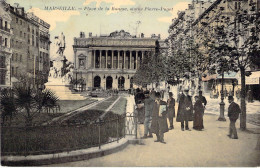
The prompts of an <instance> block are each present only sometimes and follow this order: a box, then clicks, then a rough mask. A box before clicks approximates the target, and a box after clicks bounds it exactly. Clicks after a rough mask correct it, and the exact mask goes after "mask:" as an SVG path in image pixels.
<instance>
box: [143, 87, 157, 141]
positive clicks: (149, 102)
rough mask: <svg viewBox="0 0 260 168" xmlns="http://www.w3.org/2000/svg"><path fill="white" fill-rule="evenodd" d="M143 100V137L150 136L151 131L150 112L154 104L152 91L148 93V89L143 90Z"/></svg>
mask: <svg viewBox="0 0 260 168" xmlns="http://www.w3.org/2000/svg"><path fill="white" fill-rule="evenodd" d="M144 95H145V100H144V111H145V119H144V136H143V137H142V139H145V138H148V137H149V138H152V137H153V135H152V132H151V122H152V112H153V106H154V92H151V93H150V95H149V91H145V92H144Z"/></svg>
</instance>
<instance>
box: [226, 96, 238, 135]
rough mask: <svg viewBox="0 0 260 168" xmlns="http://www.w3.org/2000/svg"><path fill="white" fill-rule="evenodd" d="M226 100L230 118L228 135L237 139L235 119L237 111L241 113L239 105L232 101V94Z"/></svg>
mask: <svg viewBox="0 0 260 168" xmlns="http://www.w3.org/2000/svg"><path fill="white" fill-rule="evenodd" d="M228 102H229V103H230V105H229V107H228V117H229V120H230V125H229V134H228V136H229V137H230V138H233V139H238V136H237V129H236V121H237V119H238V117H239V113H241V110H240V107H239V105H238V104H237V103H235V102H234V98H233V96H228ZM232 135H234V137H232Z"/></svg>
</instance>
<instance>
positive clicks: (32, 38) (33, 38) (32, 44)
mask: <svg viewBox="0 0 260 168" xmlns="http://www.w3.org/2000/svg"><path fill="white" fill-rule="evenodd" d="M32 45H33V46H34V35H32Z"/></svg>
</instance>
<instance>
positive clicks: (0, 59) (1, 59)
mask: <svg viewBox="0 0 260 168" xmlns="http://www.w3.org/2000/svg"><path fill="white" fill-rule="evenodd" d="M0 68H6V67H5V56H0Z"/></svg>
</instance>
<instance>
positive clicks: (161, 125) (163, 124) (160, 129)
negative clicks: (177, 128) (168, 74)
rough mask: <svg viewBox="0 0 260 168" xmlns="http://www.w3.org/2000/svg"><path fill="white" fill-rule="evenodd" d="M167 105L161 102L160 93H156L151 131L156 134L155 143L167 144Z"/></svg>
mask: <svg viewBox="0 0 260 168" xmlns="http://www.w3.org/2000/svg"><path fill="white" fill-rule="evenodd" d="M166 106H167V103H166V102H165V101H162V100H161V95H160V92H156V93H155V102H154V105H153V113H152V124H151V131H152V133H154V134H156V137H157V140H156V141H154V142H161V143H164V144H165V143H166V142H165V141H164V133H165V132H168V124H167V118H166V116H167V110H166Z"/></svg>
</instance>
